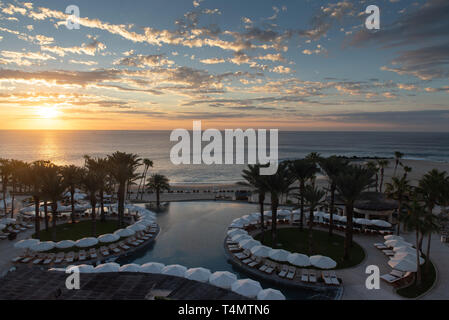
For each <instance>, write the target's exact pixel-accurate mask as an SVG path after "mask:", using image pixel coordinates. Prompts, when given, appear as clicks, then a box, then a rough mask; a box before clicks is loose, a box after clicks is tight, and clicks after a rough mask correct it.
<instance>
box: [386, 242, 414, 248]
mask: <svg viewBox="0 0 449 320" xmlns="http://www.w3.org/2000/svg"><path fill="white" fill-rule="evenodd" d="M385 245H386V246H387V247H391V248H394V247H403V246H409V247H411V246H412V244H411V243H409V242H406V241H403V240H387V241H385Z"/></svg>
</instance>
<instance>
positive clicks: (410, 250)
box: [393, 246, 416, 254]
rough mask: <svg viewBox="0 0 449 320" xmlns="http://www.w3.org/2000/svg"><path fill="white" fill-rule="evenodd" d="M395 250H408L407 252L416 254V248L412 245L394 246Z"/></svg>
mask: <svg viewBox="0 0 449 320" xmlns="http://www.w3.org/2000/svg"><path fill="white" fill-rule="evenodd" d="M393 251H394V252H406V253H411V254H416V249H415V248H412V247H410V246H401V247H394V248H393Z"/></svg>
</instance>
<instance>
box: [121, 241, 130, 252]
mask: <svg viewBox="0 0 449 320" xmlns="http://www.w3.org/2000/svg"><path fill="white" fill-rule="evenodd" d="M118 246H119V247H120V248H122V249H123V250H129V249H130V247H128V246H127V245H126V244H125V243H124V242H123V241H121V242H119V245H118Z"/></svg>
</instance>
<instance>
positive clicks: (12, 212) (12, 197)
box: [5, 187, 15, 218]
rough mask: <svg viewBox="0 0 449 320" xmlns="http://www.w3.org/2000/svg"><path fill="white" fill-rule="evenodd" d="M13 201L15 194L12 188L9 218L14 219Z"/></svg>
mask: <svg viewBox="0 0 449 320" xmlns="http://www.w3.org/2000/svg"><path fill="white" fill-rule="evenodd" d="M14 199H15V194H14V187H13V192H12V195H11V218H14ZM5 213H6V212H5Z"/></svg>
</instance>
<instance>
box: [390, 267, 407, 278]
mask: <svg viewBox="0 0 449 320" xmlns="http://www.w3.org/2000/svg"><path fill="white" fill-rule="evenodd" d="M390 274H391V275H392V276H395V277H397V278H402V277H403V276H404V275H405V272H402V271H399V270H394V269H393V270H392V271H391V272H390Z"/></svg>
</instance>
